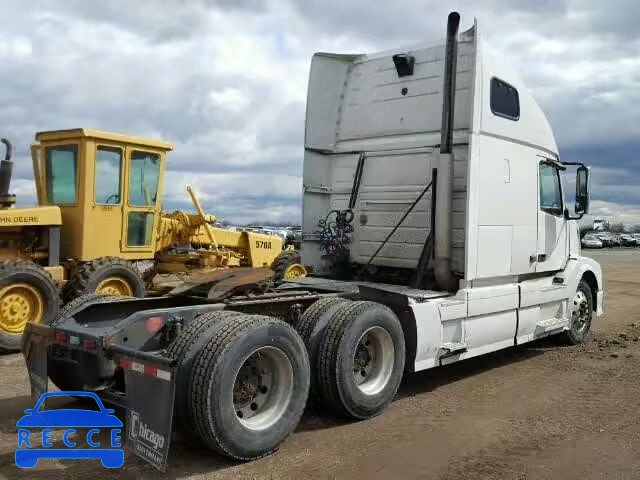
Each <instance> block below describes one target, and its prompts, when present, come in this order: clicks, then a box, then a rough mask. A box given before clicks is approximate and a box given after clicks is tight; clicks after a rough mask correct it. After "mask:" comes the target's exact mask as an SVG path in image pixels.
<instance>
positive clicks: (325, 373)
mask: <svg viewBox="0 0 640 480" xmlns="http://www.w3.org/2000/svg"><path fill="white" fill-rule="evenodd" d="M356 355H357V357H356ZM376 358H377V359H380V360H379V361H376ZM404 361H405V341H404V333H403V331H402V325H401V324H400V321H399V320H398V317H396V315H395V314H394V313H393V311H391V309H390V308H388V307H386V306H385V305H381V304H379V303H375V302H364V301H360V302H349V303H346V304H344V305H342V306H341V307H340V308H339V309H338V310H337V311H336V312H335V313H334V315H333V316H332V318H331V321H330V322H329V325H328V326H327V328H326V331H325V334H324V336H323V338H322V341H321V343H320V347H319V351H318V378H319V384H320V392H321V395H322V400H323V402H324V404H325V405H326V406H327V407H329V408H330V409H331V410H333V411H334V412H336V413H337V414H338V415H340V416H344V417H351V418H356V419H365V418H370V417H373V416H375V415H378V414H380V413H382V411H383V410H384V409H385V408H387V407H388V406H389V404H390V403H391V401H392V400H393V398H394V397H395V395H396V392H397V391H398V387H399V386H400V381H401V380H402V373H403V370H404ZM356 362H358V363H356ZM358 364H359V365H358ZM354 368H358V369H359V370H358V372H357V373H356V371H355V370H354ZM356 375H358V376H356ZM361 377H363V378H361ZM361 380H362V381H361Z"/></svg>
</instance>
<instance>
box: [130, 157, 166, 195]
mask: <svg viewBox="0 0 640 480" xmlns="http://www.w3.org/2000/svg"><path fill="white" fill-rule="evenodd" d="M159 177H160V155H158V154H156V153H148V152H139V151H133V152H131V171H130V172H129V205H131V206H132V207H154V206H155V204H156V195H157V193H158V178H159Z"/></svg>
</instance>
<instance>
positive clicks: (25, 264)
mask: <svg viewBox="0 0 640 480" xmlns="http://www.w3.org/2000/svg"><path fill="white" fill-rule="evenodd" d="M16 306H17V310H16ZM59 308H60V290H59V289H58V285H57V284H56V282H55V280H54V279H53V277H52V276H51V275H49V273H48V272H47V271H46V270H45V269H44V268H42V267H41V266H39V265H36V264H35V263H33V262H29V261H25V260H4V261H0V347H2V348H5V349H7V350H19V349H20V344H21V342H22V332H23V331H24V329H25V327H26V323H27V322H28V321H34V322H36V323H41V324H44V325H49V324H50V323H51V322H52V321H53V319H54V318H55V317H56V315H57V313H58V310H59Z"/></svg>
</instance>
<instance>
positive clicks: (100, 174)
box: [95, 146, 122, 205]
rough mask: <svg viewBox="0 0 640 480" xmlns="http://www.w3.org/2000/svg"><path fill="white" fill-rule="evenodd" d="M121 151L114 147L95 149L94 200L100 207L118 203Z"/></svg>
mask: <svg viewBox="0 0 640 480" xmlns="http://www.w3.org/2000/svg"><path fill="white" fill-rule="evenodd" d="M121 169H122V150H120V149H119V148H114V147H104V146H101V147H98V148H97V149H96V198H95V201H96V203H98V204H101V205H117V204H119V203H120V171H121Z"/></svg>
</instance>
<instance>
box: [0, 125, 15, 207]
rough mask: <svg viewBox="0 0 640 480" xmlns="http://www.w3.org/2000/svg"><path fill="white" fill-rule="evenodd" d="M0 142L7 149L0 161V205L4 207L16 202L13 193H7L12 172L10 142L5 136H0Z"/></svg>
mask: <svg viewBox="0 0 640 480" xmlns="http://www.w3.org/2000/svg"><path fill="white" fill-rule="evenodd" d="M0 142H2V143H4V145H5V147H6V149H7V150H6V153H5V155H4V160H2V161H1V162H0V207H5V208H6V207H10V206H11V205H13V204H14V203H16V197H15V195H10V194H9V187H10V185H11V174H12V172H13V162H12V161H11V155H12V152H13V148H12V147H11V142H10V141H9V140H7V139H6V138H0Z"/></svg>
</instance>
